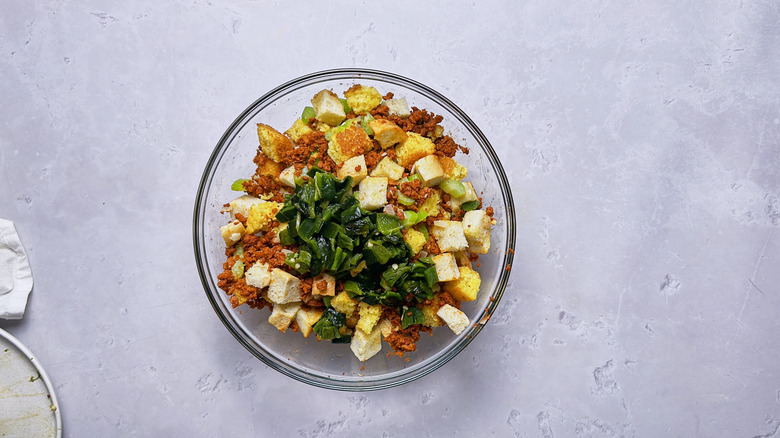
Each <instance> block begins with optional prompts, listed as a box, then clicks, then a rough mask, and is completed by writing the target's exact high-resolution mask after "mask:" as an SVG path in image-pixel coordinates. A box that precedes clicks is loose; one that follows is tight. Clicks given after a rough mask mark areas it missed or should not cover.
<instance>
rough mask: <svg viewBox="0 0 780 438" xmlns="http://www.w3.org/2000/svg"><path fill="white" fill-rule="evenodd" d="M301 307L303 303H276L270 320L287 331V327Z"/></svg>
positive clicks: (272, 323) (281, 330)
mask: <svg viewBox="0 0 780 438" xmlns="http://www.w3.org/2000/svg"><path fill="white" fill-rule="evenodd" d="M300 308H301V303H290V304H274V308H273V310H272V311H271V315H270V316H269V317H268V322H270V323H271V325H273V326H274V327H276V328H277V329H279V331H280V332H286V331H287V327H289V326H290V323H292V321H293V318H295V314H296V313H298V310H299V309H300Z"/></svg>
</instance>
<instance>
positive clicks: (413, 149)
mask: <svg viewBox="0 0 780 438" xmlns="http://www.w3.org/2000/svg"><path fill="white" fill-rule="evenodd" d="M434 152H436V145H435V144H433V141H432V140H431V139H430V138H428V137H423V136H422V135H420V134H417V133H414V132H408V133H407V136H406V140H404V142H403V143H400V144H398V146H396V147H395V159H396V160H397V161H398V164H400V165H401V166H403V167H405V168H407V169H411V167H412V165H413V164H414V163H415V162H416V161H417V160H419V159H420V158H422V157H424V156H426V155H431V154H433V153H434Z"/></svg>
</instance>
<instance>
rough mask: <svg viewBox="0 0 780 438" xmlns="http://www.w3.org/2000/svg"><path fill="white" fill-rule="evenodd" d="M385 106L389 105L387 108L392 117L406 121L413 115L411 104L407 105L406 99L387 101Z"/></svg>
mask: <svg viewBox="0 0 780 438" xmlns="http://www.w3.org/2000/svg"><path fill="white" fill-rule="evenodd" d="M385 105H387V108H388V109H390V115H391V116H392V115H396V116H398V117H401V118H404V119H405V118H407V117H409V115H410V114H411V111H409V104H408V103H406V98H405V97H400V98H397V99H387V100H386V101H385Z"/></svg>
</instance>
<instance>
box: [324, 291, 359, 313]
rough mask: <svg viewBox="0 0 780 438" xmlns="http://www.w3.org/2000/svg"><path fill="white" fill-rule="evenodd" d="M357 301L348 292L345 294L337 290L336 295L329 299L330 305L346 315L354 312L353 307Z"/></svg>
mask: <svg viewBox="0 0 780 438" xmlns="http://www.w3.org/2000/svg"><path fill="white" fill-rule="evenodd" d="M357 303H358V302H357V300H355V299H353V298H350V297H349V294H347V293H346V292H344V291H341V292H339V294H338V295H336V296H335V297H334V298H333V299H332V300H330V305H331V307H333V308H334V309H336V310H337V311H339V312H341V313H343V314H345V315H347V317H349V316H351V315H352V314H353V313H355V308H356V307H357Z"/></svg>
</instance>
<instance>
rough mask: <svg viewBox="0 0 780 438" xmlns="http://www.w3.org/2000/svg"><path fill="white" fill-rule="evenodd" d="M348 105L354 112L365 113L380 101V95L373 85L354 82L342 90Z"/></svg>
mask: <svg viewBox="0 0 780 438" xmlns="http://www.w3.org/2000/svg"><path fill="white" fill-rule="evenodd" d="M344 97H346V98H347V103H348V104H349V107H350V108H352V112H353V113H355V114H365V113H367V112H369V111H371V110H372V109H374V108H376V106H377V105H379V104H380V103H382V95H381V94H379V91H377V89H376V88H374V87H366V86H364V85H360V84H356V85H353V86H352V87H350V89H349V90H347V91H345V92H344Z"/></svg>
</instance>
